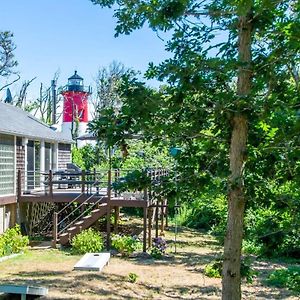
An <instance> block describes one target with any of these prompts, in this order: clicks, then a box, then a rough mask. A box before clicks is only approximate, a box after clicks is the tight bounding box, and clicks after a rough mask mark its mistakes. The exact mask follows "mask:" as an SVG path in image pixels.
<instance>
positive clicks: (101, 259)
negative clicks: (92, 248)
mask: <svg viewBox="0 0 300 300" xmlns="http://www.w3.org/2000/svg"><path fill="white" fill-rule="evenodd" d="M109 259H110V253H109V252H103V253H86V254H85V255H84V256H83V257H82V258H81V259H80V260H79V261H78V262H77V264H76V265H75V266H74V270H77V271H100V272H101V270H102V269H103V267H104V266H105V265H107V264H108V261H109Z"/></svg>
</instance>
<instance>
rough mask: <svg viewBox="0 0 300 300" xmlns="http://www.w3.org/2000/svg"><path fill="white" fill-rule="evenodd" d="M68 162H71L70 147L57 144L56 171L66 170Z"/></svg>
mask: <svg viewBox="0 0 300 300" xmlns="http://www.w3.org/2000/svg"><path fill="white" fill-rule="evenodd" d="M69 162H71V145H70V144H58V169H59V170H60V169H66V168H67V163H69Z"/></svg>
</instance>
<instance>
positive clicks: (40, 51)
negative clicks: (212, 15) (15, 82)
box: [0, 0, 168, 98]
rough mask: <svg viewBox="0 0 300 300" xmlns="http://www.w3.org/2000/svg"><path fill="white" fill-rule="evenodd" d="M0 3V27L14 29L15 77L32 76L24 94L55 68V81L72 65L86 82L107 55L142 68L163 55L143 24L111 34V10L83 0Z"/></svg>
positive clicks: (36, 87)
mask: <svg viewBox="0 0 300 300" xmlns="http://www.w3.org/2000/svg"><path fill="white" fill-rule="evenodd" d="M0 4H1V5H0V24H1V25H0V30H10V31H12V32H13V33H14V42H15V44H16V46H17V49H16V51H15V57H16V59H17V61H18V63H19V65H18V67H17V69H18V71H19V72H20V75H21V77H22V78H21V80H29V79H31V78H33V77H37V79H35V81H34V82H33V83H32V85H31V87H30V90H29V97H30V98H32V97H33V98H34V97H36V96H37V95H38V93H39V85H40V83H41V82H43V83H44V84H45V85H49V84H50V81H51V79H52V77H53V74H54V73H55V72H56V71H57V70H60V77H59V81H58V83H59V84H61V85H64V84H66V82H67V78H68V77H69V76H70V75H72V74H73V72H74V70H75V69H77V70H78V73H79V75H81V76H82V77H84V79H85V85H90V84H91V85H92V84H93V78H94V77H95V74H96V73H97V70H98V68H99V67H101V66H108V65H109V63H111V62H112V61H113V60H117V61H120V62H122V63H123V64H124V65H125V66H126V67H130V68H134V69H136V70H141V71H145V70H146V68H147V65H148V63H149V62H154V63H159V62H160V61H162V60H164V59H165V58H166V57H167V56H168V54H167V53H166V52H165V51H164V42H163V41H162V40H160V39H159V38H158V37H157V36H156V34H155V33H154V32H152V31H150V30H149V29H148V28H144V29H142V30H139V31H136V32H134V33H132V34H131V35H129V36H125V35H124V36H120V37H118V38H114V27H115V25H116V20H115V19H114V18H113V16H112V15H113V11H112V10H109V9H101V8H100V7H99V6H95V5H93V4H92V3H91V2H90V1H89V0H26V1H23V0H9V1H8V0H0ZM0 80H3V79H2V78H0ZM2 83H3V82H2ZM19 85H20V84H19ZM154 85H155V83H154ZM17 88H18V86H15V87H14V88H12V92H13V93H14V91H15V90H17Z"/></svg>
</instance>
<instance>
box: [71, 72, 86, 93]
mask: <svg viewBox="0 0 300 300" xmlns="http://www.w3.org/2000/svg"><path fill="white" fill-rule="evenodd" d="M68 91H83V78H82V77H80V76H79V75H78V74H77V71H75V72H74V75H72V76H71V77H69V78H68Z"/></svg>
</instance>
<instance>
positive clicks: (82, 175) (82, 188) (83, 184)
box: [81, 170, 85, 193]
mask: <svg viewBox="0 0 300 300" xmlns="http://www.w3.org/2000/svg"><path fill="white" fill-rule="evenodd" d="M81 182H82V183H81V193H84V190H85V170H83V171H82V174H81Z"/></svg>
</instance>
